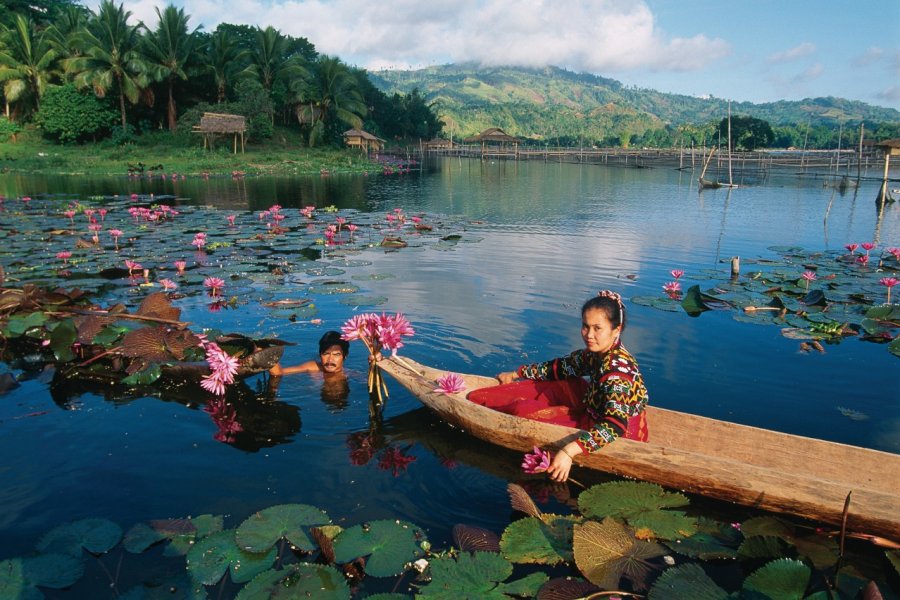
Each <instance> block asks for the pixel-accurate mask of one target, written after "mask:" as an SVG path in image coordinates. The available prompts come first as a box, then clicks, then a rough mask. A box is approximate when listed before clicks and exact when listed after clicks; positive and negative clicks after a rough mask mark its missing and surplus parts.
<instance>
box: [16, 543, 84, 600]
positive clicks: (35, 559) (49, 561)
mask: <svg viewBox="0 0 900 600" xmlns="http://www.w3.org/2000/svg"><path fill="white" fill-rule="evenodd" d="M83 574H84V562H83V561H81V560H80V559H78V558H75V557H74V556H70V555H68V554H54V553H50V554H38V555H36V556H26V557H20V558H10V559H7V560H3V561H0V598H11V599H14V600H33V599H34V600H40V599H41V598H43V597H44V594H42V593H41V592H40V590H38V588H37V587H36V586H42V587H47V588H52V589H63V588H67V587H69V586H71V585H72V584H74V583H75V582H76V581H78V580H79V579H81V576H82V575H83Z"/></svg>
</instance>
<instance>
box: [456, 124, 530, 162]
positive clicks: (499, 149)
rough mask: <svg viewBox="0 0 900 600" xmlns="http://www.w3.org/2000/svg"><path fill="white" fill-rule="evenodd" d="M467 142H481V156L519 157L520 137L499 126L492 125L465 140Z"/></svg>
mask: <svg viewBox="0 0 900 600" xmlns="http://www.w3.org/2000/svg"><path fill="white" fill-rule="evenodd" d="M463 142H464V143H466V144H477V143H481V158H482V159H484V158H488V157H495V158H517V157H518V155H519V139H518V138H516V137H513V136H511V135H509V134H507V133H506V132H505V131H503V130H502V129H500V128H499V127H490V128H488V129H485V130H484V131H482V132H481V133H479V134H478V135H476V136H474V137H470V138H466V139H464V140H463Z"/></svg>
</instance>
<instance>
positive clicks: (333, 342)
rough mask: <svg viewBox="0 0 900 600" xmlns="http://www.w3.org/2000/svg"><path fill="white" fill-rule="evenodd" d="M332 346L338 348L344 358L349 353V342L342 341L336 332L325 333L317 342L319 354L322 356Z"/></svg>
mask: <svg viewBox="0 0 900 600" xmlns="http://www.w3.org/2000/svg"><path fill="white" fill-rule="evenodd" d="M332 346H340V347H341V352H342V353H343V355H344V356H347V355H348V354H349V353H350V342H348V341H347V340H345V339H343V338H342V337H341V334H340V333H338V332H337V331H326V332H325V335H323V336H322V339H320V340H319V354H324V353H325V351H326V350H328V349H329V348H331V347H332Z"/></svg>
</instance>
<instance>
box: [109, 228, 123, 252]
mask: <svg viewBox="0 0 900 600" xmlns="http://www.w3.org/2000/svg"><path fill="white" fill-rule="evenodd" d="M109 235H111V236H113V243H114V244H115V245H116V250H118V249H119V237H120V236H121V235H122V230H121V229H110V230H109Z"/></svg>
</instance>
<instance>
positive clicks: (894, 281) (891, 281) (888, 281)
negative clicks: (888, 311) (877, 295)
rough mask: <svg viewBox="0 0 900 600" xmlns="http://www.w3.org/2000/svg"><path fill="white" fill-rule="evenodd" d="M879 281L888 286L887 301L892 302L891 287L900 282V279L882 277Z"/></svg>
mask: <svg viewBox="0 0 900 600" xmlns="http://www.w3.org/2000/svg"><path fill="white" fill-rule="evenodd" d="M878 283H880V284H881V285H883V286H884V287H886V288H887V303H888V304H890V303H891V288H892V287H894V286H895V285H897V284H898V283H900V279H897V278H896V277H882V278H881V279H879V280H878Z"/></svg>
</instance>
